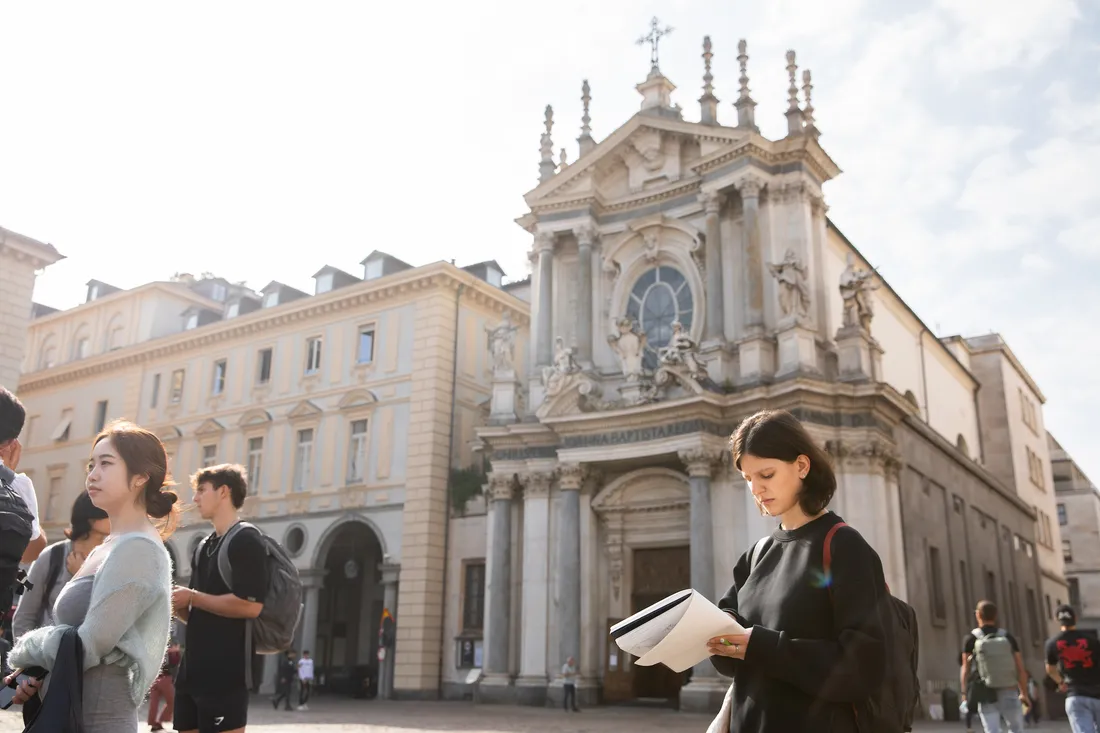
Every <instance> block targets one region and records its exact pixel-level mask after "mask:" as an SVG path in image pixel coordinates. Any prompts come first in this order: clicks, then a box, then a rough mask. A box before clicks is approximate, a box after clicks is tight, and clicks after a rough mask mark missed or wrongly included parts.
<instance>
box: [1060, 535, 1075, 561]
mask: <svg viewBox="0 0 1100 733" xmlns="http://www.w3.org/2000/svg"><path fill="white" fill-rule="evenodd" d="M1062 559H1063V560H1065V561H1066V562H1073V546H1072V545H1071V544H1070V543H1069V540H1068V539H1066V540H1062Z"/></svg>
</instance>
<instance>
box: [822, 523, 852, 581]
mask: <svg viewBox="0 0 1100 733" xmlns="http://www.w3.org/2000/svg"><path fill="white" fill-rule="evenodd" d="M847 526H848V525H847V524H846V523H844V522H837V523H836V524H834V525H833V526H832V527H829V531H828V532H827V533H826V534H825V552H824V555H825V556H824V558H822V563H821V565H822V569H823V570H824V571H825V577H826V578H831V577H832V570H831V568H832V566H833V535H835V534H836V531H837V530H838V529H840V528H841V527H847ZM832 587H833V584H832V583H829V589H830V592H831V591H832Z"/></svg>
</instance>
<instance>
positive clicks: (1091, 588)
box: [1047, 433, 1100, 629]
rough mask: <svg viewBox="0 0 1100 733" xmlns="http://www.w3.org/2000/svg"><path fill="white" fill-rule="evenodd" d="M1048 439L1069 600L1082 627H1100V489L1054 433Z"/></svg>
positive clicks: (1048, 434)
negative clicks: (1055, 437)
mask: <svg viewBox="0 0 1100 733" xmlns="http://www.w3.org/2000/svg"><path fill="white" fill-rule="evenodd" d="M1047 439H1048V441H1049V443H1050V457H1051V460H1052V462H1053V468H1054V491H1055V498H1056V499H1057V502H1058V503H1057V509H1056V512H1057V516H1058V526H1059V529H1060V530H1061V547H1060V549H1061V553H1062V557H1063V558H1064V560H1065V564H1066V581H1067V582H1068V583H1069V603H1070V605H1071V606H1073V607H1074V608H1075V609H1077V615H1078V621H1079V623H1080V625H1081V626H1082V627H1088V628H1093V629H1100V490H1097V488H1096V485H1095V484H1093V483H1092V481H1090V480H1089V477H1088V476H1086V475H1085V472H1084V471H1082V470H1081V467H1080V466H1079V465H1077V462H1076V461H1074V460H1073V458H1072V456H1070V455H1069V454H1068V453H1066V451H1065V449H1064V448H1062V446H1061V445H1060V444H1059V443H1058V441H1057V440H1055V439H1054V436H1053V435H1051V434H1050V433H1047Z"/></svg>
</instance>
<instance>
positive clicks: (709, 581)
mask: <svg viewBox="0 0 1100 733" xmlns="http://www.w3.org/2000/svg"><path fill="white" fill-rule="evenodd" d="M721 458H722V453H721V452H720V451H717V450H707V449H702V448H696V449H691V450H685V451H681V452H680V460H682V461H683V462H684V464H685V465H686V466H687V470H688V485H689V489H690V493H691V522H690V524H691V587H692V588H694V589H695V590H697V591H698V592H699V593H701V594H703V595H704V596H706V597H707V598H709V599H710V600H712V601H714V600H716V599H715V597H714V596H715V593H714V525H713V511H712V509H711V500H710V479H711V475H712V474H713V472H714V468H715V466H716V465H718V462H719V461H720V460H721ZM724 693H725V690H724V689H723V685H722V683H721V681H720V680H719V678H718V672H717V670H715V669H714V666H713V665H712V664H711V663H710V660H709V659H706V660H703V661H702V662H700V663H699V664H697V665H696V666H695V667H694V669H693V671H692V676H691V682H690V683H688V685H687V686H686V687H684V689H683V690H682V691H681V694H680V707H681V709H682V710H685V711H694V712H707V711H710V710H712V709H716V705H720V704H721V700H722V695H723V694H724Z"/></svg>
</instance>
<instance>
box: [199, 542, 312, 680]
mask: <svg viewBox="0 0 1100 733" xmlns="http://www.w3.org/2000/svg"><path fill="white" fill-rule="evenodd" d="M244 529H254V530H256V532H257V533H259V535H260V540H261V541H262V542H263V545H264V549H265V550H266V551H267V592H266V593H265V594H264V608H263V611H261V612H260V615H259V616H258V617H256V618H254V619H249V620H248V621H247V626H248V632H247V633H245V659H246V660H251V658H252V654H253V653H256V654H278V653H280V652H284V651H286V650H287V649H289V648H290V647H291V645H292V644H293V643H294V632H295V631H296V630H297V628H298V622H299V620H301V617H302V581H301V579H300V578H299V577H298V568H296V567H294V563H293V561H291V559H290V556H289V555H287V554H286V550H284V549H283V546H282V545H280V544H279V543H278V542H276V541H275V540H273V539H272V538H270V537H268V536H267V535H266V534H264V533H263V532H262V531H261V530H260V528H259V527H256V526H255V525H253V524H249V523H248V522H237V523H236V524H234V525H233V526H232V527H230V528H229V531H228V532H226V533H225V537H224V538H223V539H222V542H221V546H220V547H219V548H218V555H217V562H218V574H219V575H221V577H222V581H224V582H225V585H226V586H227V587H228V588H230V589H231V590H232V588H233V567H232V566H231V565H230V564H229V543H230V542H232V541H233V538H234V537H236V536H237V533H238V532H240V531H241V530H244ZM207 539H209V537H206V538H203V540H202V541H201V542H199V544H198V547H196V548H195V567H198V558H199V556H200V553H201V552H202V548H203V545H205V544H206V540H207ZM251 672H252V664H251V663H250V662H247V661H246V663H245V673H246V676H247V677H248V680H247V682H246V684H247V685H248V686H249V687H251V686H252V674H251Z"/></svg>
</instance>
